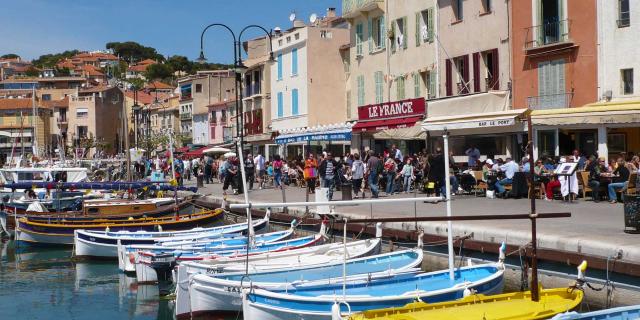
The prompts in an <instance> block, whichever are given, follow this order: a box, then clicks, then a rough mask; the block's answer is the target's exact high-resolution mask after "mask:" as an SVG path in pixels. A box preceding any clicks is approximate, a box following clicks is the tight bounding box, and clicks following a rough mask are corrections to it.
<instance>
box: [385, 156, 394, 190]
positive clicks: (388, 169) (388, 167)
mask: <svg viewBox="0 0 640 320" xmlns="http://www.w3.org/2000/svg"><path fill="white" fill-rule="evenodd" d="M396 169H397V166H396V160H395V159H394V158H393V157H391V156H390V157H388V158H387V160H386V161H385V162H384V173H385V176H386V177H387V189H386V193H387V195H388V196H390V195H392V194H393V181H394V180H395V179H396Z"/></svg>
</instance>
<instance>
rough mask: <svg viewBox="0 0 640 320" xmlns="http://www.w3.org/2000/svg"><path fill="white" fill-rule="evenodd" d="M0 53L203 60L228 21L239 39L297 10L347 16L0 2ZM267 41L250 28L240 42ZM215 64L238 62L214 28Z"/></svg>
mask: <svg viewBox="0 0 640 320" xmlns="http://www.w3.org/2000/svg"><path fill="white" fill-rule="evenodd" d="M0 3H2V5H1V6H0V7H2V13H0V39H2V40H0V55H2V54H6V53H15V54H18V55H20V56H21V57H23V58H24V59H34V58H37V57H39V56H40V55H42V54H47V53H57V52H62V51H64V50H72V49H78V50H81V51H82V50H85V51H92V50H103V49H105V44H106V43H107V42H124V41H136V42H138V43H140V44H142V45H145V46H150V47H154V48H156V49H157V50H158V52H159V53H160V54H162V55H165V56H167V55H176V54H178V55H183V56H187V57H189V58H190V59H195V58H197V57H198V54H199V51H200V33H201V32H202V29H203V28H204V27H205V26H207V25H208V24H211V23H224V24H227V25H229V26H230V27H231V29H232V30H233V31H234V32H235V33H236V36H237V35H238V33H239V32H240V30H242V28H243V27H245V26H247V25H250V24H257V25H261V26H263V27H264V28H265V29H267V30H271V29H273V28H274V27H280V28H282V29H283V30H284V29H287V28H289V27H291V26H292V23H291V22H290V21H289V16H290V15H291V13H292V12H295V13H296V16H297V17H298V18H299V19H300V20H303V21H304V22H306V23H308V21H309V16H310V15H311V14H312V13H316V14H317V15H318V16H324V15H325V14H326V10H327V8H329V7H335V8H337V10H338V14H340V13H341V4H342V1H341V0H89V1H86V0H19V1H15V0H14V1H11V0H0ZM261 35H264V32H262V31H260V30H259V29H257V28H253V29H250V30H248V31H246V32H245V34H243V36H242V40H243V41H245V40H248V39H251V38H253V37H257V36H261ZM204 48H205V55H206V56H207V59H208V60H209V62H220V63H231V62H232V61H233V51H232V50H233V47H232V38H231V35H230V34H229V32H228V31H226V30H224V29H222V28H215V27H213V28H209V30H208V31H207V33H206V34H205V40H204Z"/></svg>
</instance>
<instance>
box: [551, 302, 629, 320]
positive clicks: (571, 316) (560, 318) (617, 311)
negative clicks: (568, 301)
mask: <svg viewBox="0 0 640 320" xmlns="http://www.w3.org/2000/svg"><path fill="white" fill-rule="evenodd" d="M551 319H552V320H580V319H589V320H632V319H640V304H639V305H635V306H628V307H618V308H611V309H605V310H600V311H593V312H587V313H577V312H567V313H563V314H559V315H557V316H555V317H553V318H551Z"/></svg>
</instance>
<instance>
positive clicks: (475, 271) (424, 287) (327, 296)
mask: <svg viewBox="0 0 640 320" xmlns="http://www.w3.org/2000/svg"><path fill="white" fill-rule="evenodd" d="M454 274H455V276H454V279H451V278H450V275H449V270H441V271H436V272H429V273H420V274H404V275H398V276H395V277H390V278H387V279H380V280H371V279H364V280H356V281H347V283H346V284H344V293H343V284H341V283H335V284H322V285H315V284H313V285H301V286H297V287H295V288H293V289H289V288H286V289H284V290H273V291H269V290H264V289H258V288H254V287H252V288H251V289H245V290H244V291H243V294H242V309H243V312H244V317H245V318H246V319H261V320H279V319H300V318H304V319H305V320H320V319H322V320H329V319H332V316H334V317H337V316H343V315H346V316H348V315H349V314H351V313H355V312H360V311H365V310H371V309H381V308H390V307H400V306H404V305H406V304H407V303H411V302H414V301H417V300H420V301H424V302H441V301H450V300H455V299H460V298H462V297H463V296H464V295H465V292H467V293H468V292H471V291H475V292H477V293H481V294H498V293H501V292H502V289H503V285H504V279H503V275H504V265H503V264H502V263H501V262H498V263H493V264H483V265H477V266H469V267H464V268H459V269H455V273H454ZM333 319H335V318H333Z"/></svg>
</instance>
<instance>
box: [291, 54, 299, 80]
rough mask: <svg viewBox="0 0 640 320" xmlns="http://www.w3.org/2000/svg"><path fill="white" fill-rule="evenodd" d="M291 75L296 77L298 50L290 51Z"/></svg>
mask: <svg viewBox="0 0 640 320" xmlns="http://www.w3.org/2000/svg"><path fill="white" fill-rule="evenodd" d="M291 75H292V76H295V75H298V49H293V50H291Z"/></svg>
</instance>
